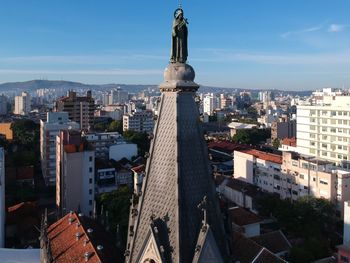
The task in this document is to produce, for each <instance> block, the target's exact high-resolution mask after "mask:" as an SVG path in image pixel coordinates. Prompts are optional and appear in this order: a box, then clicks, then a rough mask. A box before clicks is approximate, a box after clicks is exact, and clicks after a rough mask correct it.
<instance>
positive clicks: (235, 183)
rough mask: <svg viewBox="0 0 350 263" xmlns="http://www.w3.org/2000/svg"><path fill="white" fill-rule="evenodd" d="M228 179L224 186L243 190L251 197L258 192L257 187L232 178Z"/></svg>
mask: <svg viewBox="0 0 350 263" xmlns="http://www.w3.org/2000/svg"><path fill="white" fill-rule="evenodd" d="M228 180H229V181H228V183H227V184H226V186H227V187H229V188H231V189H233V190H236V191H239V192H245V194H246V195H248V196H251V197H254V196H256V195H257V194H258V188H257V187H256V186H254V185H252V184H249V183H246V182H243V181H241V180H238V179H234V178H229V179H228Z"/></svg>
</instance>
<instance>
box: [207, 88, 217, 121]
mask: <svg viewBox="0 0 350 263" xmlns="http://www.w3.org/2000/svg"><path fill="white" fill-rule="evenodd" d="M216 108H218V99H217V98H216V96H215V95H214V94H213V93H210V94H206V95H204V98H203V113H206V114H208V115H209V116H212V115H213V114H214V110H215V109H216Z"/></svg>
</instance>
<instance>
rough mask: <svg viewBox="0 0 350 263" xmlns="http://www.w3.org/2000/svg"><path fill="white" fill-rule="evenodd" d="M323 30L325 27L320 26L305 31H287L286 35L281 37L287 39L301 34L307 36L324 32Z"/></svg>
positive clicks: (283, 34)
mask: <svg viewBox="0 0 350 263" xmlns="http://www.w3.org/2000/svg"><path fill="white" fill-rule="evenodd" d="M323 28H324V26H323V25H319V26H314V27H309V28H304V29H301V30H296V31H287V32H285V33H282V34H281V37H283V38H286V37H289V36H292V35H300V34H305V33H311V32H316V31H320V30H322V29H323Z"/></svg>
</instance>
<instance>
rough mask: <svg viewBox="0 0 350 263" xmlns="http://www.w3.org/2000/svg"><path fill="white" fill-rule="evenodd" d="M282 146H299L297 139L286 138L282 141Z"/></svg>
mask: <svg viewBox="0 0 350 263" xmlns="http://www.w3.org/2000/svg"><path fill="white" fill-rule="evenodd" d="M282 144H284V145H288V146H293V147H296V146H297V139H296V138H295V137H294V138H284V139H283V140H282Z"/></svg>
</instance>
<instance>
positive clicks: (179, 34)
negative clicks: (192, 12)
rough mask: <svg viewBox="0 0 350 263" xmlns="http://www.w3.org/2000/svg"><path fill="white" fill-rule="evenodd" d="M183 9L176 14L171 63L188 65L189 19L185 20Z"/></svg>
mask: <svg viewBox="0 0 350 263" xmlns="http://www.w3.org/2000/svg"><path fill="white" fill-rule="evenodd" d="M183 15H184V12H183V10H182V8H178V9H176V10H175V12H174V22H173V32H172V50H171V58H170V62H172V63H176V62H179V63H186V60H187V56H188V51H187V35H188V31H187V24H188V22H187V19H185V18H184V16H183Z"/></svg>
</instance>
